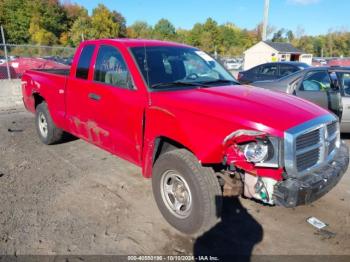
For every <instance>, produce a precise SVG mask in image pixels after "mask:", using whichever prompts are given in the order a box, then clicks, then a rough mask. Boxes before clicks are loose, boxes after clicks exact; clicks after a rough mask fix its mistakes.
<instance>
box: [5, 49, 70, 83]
mask: <svg viewBox="0 0 350 262" xmlns="http://www.w3.org/2000/svg"><path fill="white" fill-rule="evenodd" d="M74 53H75V48H71V47H62V46H38V45H15V44H6V45H4V44H0V79H16V78H20V77H21V76H22V74H23V73H24V72H25V71H26V70H30V69H54V68H68V67H69V66H70V64H71V62H72V59H73V55H74Z"/></svg>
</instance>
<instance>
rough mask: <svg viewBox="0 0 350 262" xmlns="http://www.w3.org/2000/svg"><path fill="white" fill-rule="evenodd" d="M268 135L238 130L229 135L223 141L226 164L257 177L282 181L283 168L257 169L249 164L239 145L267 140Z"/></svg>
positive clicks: (252, 164)
mask: <svg viewBox="0 0 350 262" xmlns="http://www.w3.org/2000/svg"><path fill="white" fill-rule="evenodd" d="M266 136H267V134H266V133H264V132H260V131H254V130H243V129H240V130H237V131H235V132H233V133H231V134H230V135H228V136H227V137H226V138H225V139H224V141H223V155H224V161H223V162H224V164H225V165H227V166H230V167H234V168H239V169H242V170H244V171H245V172H248V173H250V174H252V175H255V176H262V177H270V178H273V179H275V180H277V181H280V180H282V178H283V177H282V173H283V168H282V167H280V168H271V167H268V168H267V167H256V166H255V165H254V163H252V162H248V161H247V159H246V158H245V156H244V154H243V152H242V151H241V149H240V148H239V146H238V145H239V144H242V143H246V142H252V141H256V140H257V139H258V138H261V139H263V138H266Z"/></svg>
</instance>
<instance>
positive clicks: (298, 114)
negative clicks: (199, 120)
mask: <svg viewBox="0 0 350 262" xmlns="http://www.w3.org/2000/svg"><path fill="white" fill-rule="evenodd" d="M151 101H152V105H151V107H152V106H154V107H157V108H161V109H163V110H166V111H168V112H171V113H172V114H176V111H177V112H178V110H181V111H188V112H191V113H197V114H201V115H206V116H208V117H212V118H216V119H217V118H219V119H221V120H223V121H225V122H231V123H232V124H234V125H235V126H240V128H249V129H254V130H260V131H265V132H267V133H269V134H271V135H277V136H283V132H284V131H285V130H287V129H289V128H291V127H294V126H296V125H299V124H301V123H303V122H306V121H308V120H311V119H313V118H316V117H318V116H321V115H325V114H329V112H328V111H326V110H324V109H322V108H321V107H319V106H317V105H315V104H312V103H311V102H308V101H306V100H303V99H300V98H298V97H295V96H292V95H287V94H283V93H278V92H273V91H269V90H266V89H262V88H257V87H253V86H244V85H228V86H217V87H210V88H196V89H186V90H174V91H159V92H152V93H151Z"/></svg>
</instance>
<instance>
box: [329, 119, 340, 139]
mask: <svg viewBox="0 0 350 262" xmlns="http://www.w3.org/2000/svg"><path fill="white" fill-rule="evenodd" d="M337 124H338V123H337V122H333V123H331V124H329V125H327V131H328V134H329V136H331V135H333V134H335V133H336V132H337Z"/></svg>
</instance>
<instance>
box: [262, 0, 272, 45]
mask: <svg viewBox="0 0 350 262" xmlns="http://www.w3.org/2000/svg"><path fill="white" fill-rule="evenodd" d="M269 8H270V0H265V4H264V20H263V25H262V33H261V39H262V40H263V41H266V36H267V24H268V20H269Z"/></svg>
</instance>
